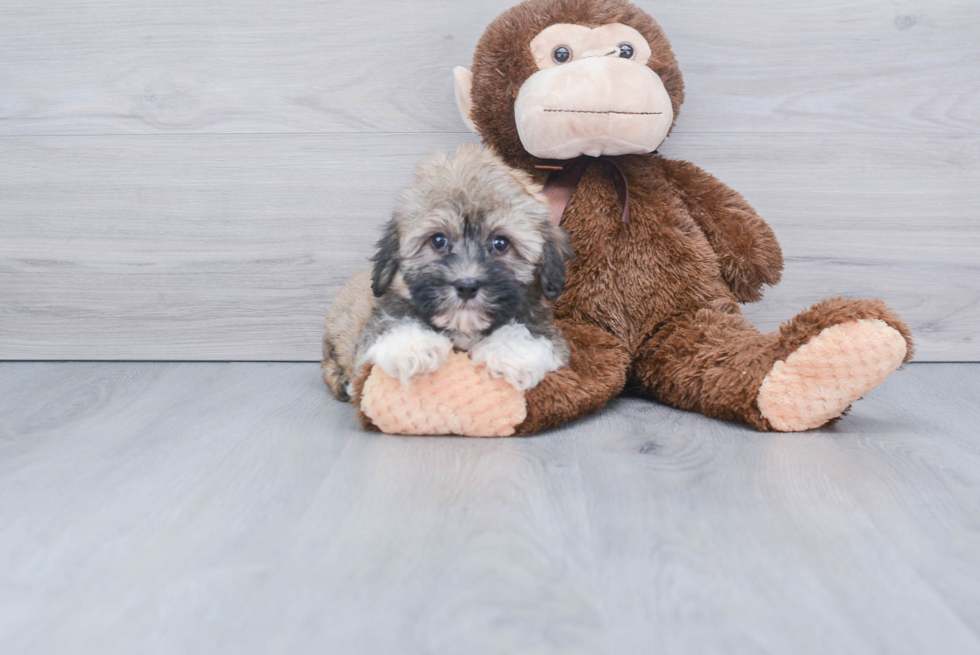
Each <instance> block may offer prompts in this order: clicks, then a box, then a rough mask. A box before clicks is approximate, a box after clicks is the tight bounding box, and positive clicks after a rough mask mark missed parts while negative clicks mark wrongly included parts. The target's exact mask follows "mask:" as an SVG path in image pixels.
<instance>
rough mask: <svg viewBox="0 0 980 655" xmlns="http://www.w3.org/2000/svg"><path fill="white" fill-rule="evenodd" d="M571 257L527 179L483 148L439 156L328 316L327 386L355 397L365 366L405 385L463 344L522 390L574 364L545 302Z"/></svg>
mask: <svg viewBox="0 0 980 655" xmlns="http://www.w3.org/2000/svg"><path fill="white" fill-rule="evenodd" d="M570 256H571V250H570V246H569V242H568V238H567V237H566V236H565V234H564V232H562V230H561V229H559V228H558V227H556V226H555V225H553V224H552V223H551V220H550V210H549V207H548V202H547V200H546V199H545V197H544V196H543V194H542V192H541V187H540V186H538V185H536V184H535V183H534V182H533V181H532V180H531V179H530V178H529V177H528V176H526V175H525V174H524V173H522V172H520V171H516V170H513V169H511V168H509V167H508V166H506V165H505V164H504V163H503V162H502V161H501V160H500V159H498V158H497V156H496V155H494V154H493V153H492V152H491V151H489V150H487V149H485V148H483V147H482V146H479V145H470V146H464V147H461V148H460V149H459V150H458V151H457V152H456V153H455V154H454V155H446V154H442V153H436V154H435V155H433V156H432V157H430V158H429V159H428V160H427V161H425V162H424V163H422V164H421V165H420V166H419V172H418V174H417V175H416V178H415V183H414V184H413V185H412V186H411V187H409V188H408V189H406V190H405V191H404V192H403V193H402V196H401V199H400V202H399V205H398V207H397V209H396V210H395V212H394V216H393V218H392V219H391V221H390V222H389V223H388V224H387V226H386V228H385V231H384V236H382V238H381V240H380V241H379V242H378V245H377V252H376V253H375V255H374V257H373V262H374V268H373V269H372V271H371V272H370V278H369V276H368V272H367V271H365V272H364V273H361V274H359V275H357V276H355V277H354V278H352V279H351V280H349V281H348V282H347V284H346V285H345V286H344V288H343V289H341V292H340V293H339V294H338V296H337V300H336V301H335V303H334V305H333V307H332V308H331V310H330V313H329V314H328V316H327V329H326V333H325V335H324V340H323V357H324V359H323V370H324V380H325V381H326V382H327V385H328V386H329V387H330V389H331V390H332V391H333V393H334V395H335V396H337V398H339V399H341V400H349V399H350V396H351V394H352V389H351V380H353V379H355V378H356V376H357V372H358V371H360V370H361V368H362V367H364V366H369V365H377V366H380V367H381V368H382V369H383V370H384V371H385V372H386V373H387V374H388V375H390V376H392V377H394V378H398V379H399V380H401V382H402V384H409V383H410V381H411V379H412V378H413V377H415V376H417V375H425V374H428V373H432V372H434V371H436V370H437V369H438V368H439V367H440V366H441V365H442V364H443V363H444V362H445V361H446V359H447V358H448V357H449V354H450V353H451V352H452V351H453V349H454V348H456V349H459V350H466V351H469V355H470V358H471V359H472V360H473V362H474V363H476V364H481V365H483V366H484V367H485V368H486V370H487V372H488V373H489V374H490V375H491V376H493V377H499V378H503V379H504V380H506V381H507V382H509V383H510V384H511V385H513V386H514V387H515V388H517V389H520V390H526V389H530V388H532V387H534V386H535V385H537V384H538V383H539V382H540V381H541V379H542V378H544V376H545V374H547V373H548V372H549V371H554V370H556V369H558V368H561V367H562V366H564V365H565V364H567V363H568V346H567V344H566V343H565V341H564V339H562V337H561V335H560V333H559V332H558V330H557V328H556V327H555V325H554V322H553V315H552V310H551V307H550V305H549V303H548V301H553V300H555V299H556V298H558V296H559V295H560V294H561V292H562V289H563V287H564V284H565V260H566V258H568V257H570ZM368 287H370V291H369V289H368Z"/></svg>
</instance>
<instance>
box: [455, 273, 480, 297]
mask: <svg viewBox="0 0 980 655" xmlns="http://www.w3.org/2000/svg"><path fill="white" fill-rule="evenodd" d="M453 287H455V288H456V295H458V296H459V297H460V298H462V299H463V300H472V299H473V298H475V297H476V294H477V292H478V291H479V290H480V281H479V280H477V279H474V278H471V277H467V278H463V279H461V280H456V281H455V282H454V283H453Z"/></svg>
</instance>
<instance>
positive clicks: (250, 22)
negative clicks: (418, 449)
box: [0, 0, 980, 361]
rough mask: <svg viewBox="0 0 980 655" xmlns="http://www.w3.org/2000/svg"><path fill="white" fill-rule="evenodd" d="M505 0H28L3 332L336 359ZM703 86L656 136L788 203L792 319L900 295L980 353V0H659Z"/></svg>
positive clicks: (770, 310)
mask: <svg viewBox="0 0 980 655" xmlns="http://www.w3.org/2000/svg"><path fill="white" fill-rule="evenodd" d="M510 4H511V3H510V2H509V1H508V0H488V1H485V2H480V3H463V2H456V1H453V0H438V1H432V2H424V3H423V2H395V1H394V0H367V1H365V2H359V3H350V2H330V1H313V0H289V1H285V2H277V3H271V2H264V3H257V2H241V3H229V2H167V3H159V2H152V1H151V0H97V1H96V0H74V1H69V0H34V1H29V0H7V1H5V2H4V3H3V4H2V5H0V358H6V359H168V360H180V359H194V360H223V359H236V360H237V359H242V360H315V359H317V358H318V356H319V343H318V342H319V333H320V327H321V322H322V315H323V313H324V312H325V310H326V308H327V306H328V304H329V302H330V299H331V297H332V295H333V293H334V292H335V291H336V289H337V288H338V286H339V285H340V283H341V282H342V281H343V279H344V278H345V277H346V276H347V275H349V274H351V273H353V272H355V271H356V270H358V269H359V268H361V267H363V266H365V265H366V258H367V256H368V254H369V252H370V249H371V244H372V242H373V241H374V239H375V238H376V235H377V230H378V227H379V226H380V224H381V223H382V222H383V221H384V220H385V219H386V217H387V215H388V214H389V212H390V211H391V208H392V206H393V200H394V196H395V193H396V191H397V189H398V188H399V187H400V186H402V185H404V184H405V183H407V181H408V180H409V179H410V176H411V174H412V170H413V168H414V165H415V163H416V162H417V161H418V160H419V159H420V158H421V157H423V156H424V155H425V154H426V153H427V152H428V151H430V150H432V149H434V148H450V147H453V146H455V145H456V144H458V143H462V142H465V141H469V140H471V139H472V136H471V135H469V134H468V133H466V131H465V128H464V127H463V124H462V122H461V121H460V119H459V118H458V116H457V115H456V109H455V104H454V101H453V96H452V75H451V68H452V67H453V66H455V65H457V64H465V65H468V64H469V61H470V59H471V57H472V51H473V47H474V45H475V43H476V41H477V39H478V38H479V35H480V33H481V32H482V30H483V28H484V27H485V26H486V24H487V23H488V22H489V21H490V20H492V19H493V18H494V17H495V16H496V15H497V14H498V13H500V12H501V11H503V10H504V9H505V8H506V7H508V6H509V5H510ZM640 5H641V6H643V7H644V8H645V9H647V10H648V11H649V12H650V13H651V14H653V15H654V16H655V17H656V18H657V19H658V20H659V21H660V23H661V24H662V25H663V27H664V29H665V30H666V31H667V34H668V36H669V37H670V38H671V40H672V42H673V45H674V48H675V51H676V53H677V55H678V58H679V60H680V62H681V65H682V68H683V70H684V71H685V74H686V81H687V89H688V100H687V103H686V104H685V106H684V108H683V109H682V112H681V115H680V119H679V121H678V125H677V129H676V132H675V134H674V136H673V137H671V139H670V140H669V141H668V143H667V144H666V145H665V146H664V148H663V149H662V150H663V152H665V153H666V154H667V155H668V156H671V157H677V158H682V159H689V160H691V161H694V162H695V163H697V164H699V165H701V166H703V167H704V168H706V169H707V170H709V171H711V172H712V173H714V174H716V175H718V176H719V177H720V178H721V179H722V180H724V181H725V182H727V183H728V184H730V185H731V186H733V187H734V188H736V189H738V190H739V191H741V192H742V193H743V194H744V195H745V196H746V197H747V198H748V200H749V201H750V202H752V203H753V204H754V205H755V206H756V207H757V208H758V209H759V210H760V211H761V213H762V214H763V216H765V217H766V219H767V220H768V221H769V222H770V223H771V224H772V225H773V227H774V229H775V230H776V233H777V235H778V236H779V238H780V240H781V242H782V244H783V248H784V253H785V255H786V257H787V270H786V273H785V275H784V281H783V282H782V283H781V284H780V285H779V286H778V287H776V288H774V289H772V290H770V291H769V292H768V294H767V297H766V299H765V300H764V301H763V302H761V303H759V304H757V305H753V306H749V307H747V308H746V312H747V313H748V314H749V315H750V316H751V317H752V318H753V320H755V321H756V322H757V324H759V325H760V327H762V328H764V329H773V328H774V327H775V326H776V325H777V324H778V323H779V322H780V320H783V319H786V318H788V317H790V316H791V315H792V314H794V313H795V312H796V311H798V310H800V309H802V308H803V307H804V306H805V305H806V304H808V303H810V302H813V301H816V300H819V299H820V298H823V297H826V296H831V295H850V296H858V297H881V298H883V299H885V300H886V301H887V302H888V303H889V304H891V305H892V306H893V307H894V308H895V309H897V310H899V311H900V312H901V313H902V314H903V315H905V317H906V318H907V319H908V320H909V322H910V324H911V325H912V327H913V329H914V331H915V333H916V336H917V340H918V342H919V344H920V348H919V358H918V359H920V360H931V361H950V360H959V361H978V360H980V302H978V300H980V264H978V263H980V220H978V212H980V209H978V208H980V3H977V2H975V1H973V0H961V1H945V2H940V1H939V0H935V1H932V2H924V1H923V2H910V1H903V2H895V1H894V0H889V1H885V0H866V1H863V2H846V3H843V2H835V3H821V4H819V5H813V4H808V5H804V4H802V3H786V2H782V1H781V0H725V1H724V2H723V1H721V0H711V1H706V2H699V3H691V2H685V1H684V0H661V1H658V2H649V1H647V0H641V2H640Z"/></svg>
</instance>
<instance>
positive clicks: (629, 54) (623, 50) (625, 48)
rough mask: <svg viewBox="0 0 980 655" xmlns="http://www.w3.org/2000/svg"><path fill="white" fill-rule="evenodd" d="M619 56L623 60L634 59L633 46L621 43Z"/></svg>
mask: <svg viewBox="0 0 980 655" xmlns="http://www.w3.org/2000/svg"><path fill="white" fill-rule="evenodd" d="M619 56H620V57H622V58H623V59H632V58H633V46H631V45H630V44H629V43H620V44H619Z"/></svg>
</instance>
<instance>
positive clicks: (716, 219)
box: [664, 160, 783, 302]
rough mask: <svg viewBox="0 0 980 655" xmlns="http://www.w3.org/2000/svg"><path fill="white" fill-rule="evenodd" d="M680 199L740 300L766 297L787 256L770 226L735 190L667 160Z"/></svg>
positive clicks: (682, 163)
mask: <svg viewBox="0 0 980 655" xmlns="http://www.w3.org/2000/svg"><path fill="white" fill-rule="evenodd" d="M664 161H665V164H666V169H667V174H668V175H669V176H670V178H671V181H672V183H673V186H674V188H675V189H676V190H677V193H678V195H679V196H680V198H681V200H682V201H683V202H684V204H685V205H686V206H687V209H688V211H689V212H690V214H691V216H692V217H693V218H694V220H695V221H696V222H697V223H698V225H699V226H700V227H701V230H702V231H703V232H704V234H705V236H706V237H707V238H708V242H709V243H710V244H711V247H712V249H714V251H715V254H717V255H718V260H719V262H720V263H721V274H722V276H723V277H724V279H725V282H727V283H728V286H729V288H731V290H732V292H733V293H734V294H735V297H736V298H738V300H739V301H740V302H756V301H758V300H761V299H762V285H763V284H768V285H770V286H771V285H774V284H776V283H777V282H779V278H780V276H781V275H782V271H783V254H782V250H781V249H780V248H779V242H777V241H776V235H775V234H773V231H772V228H770V227H769V225H767V224H766V222H765V221H764V220H762V218H761V217H760V216H759V215H758V214H757V213H756V211H755V210H754V209H753V208H752V206H751V205H749V203H747V202H746V201H745V199H744V198H743V197H742V196H741V195H740V194H739V193H737V192H736V191H734V190H733V189H731V188H729V187H728V186H726V185H725V184H724V183H722V182H721V181H719V180H718V179H717V178H716V177H714V176H713V175H711V174H709V173H706V172H705V171H703V170H701V169H700V168H698V167H697V166H695V165H694V164H692V163H690V162H686V161H677V160H664Z"/></svg>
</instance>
